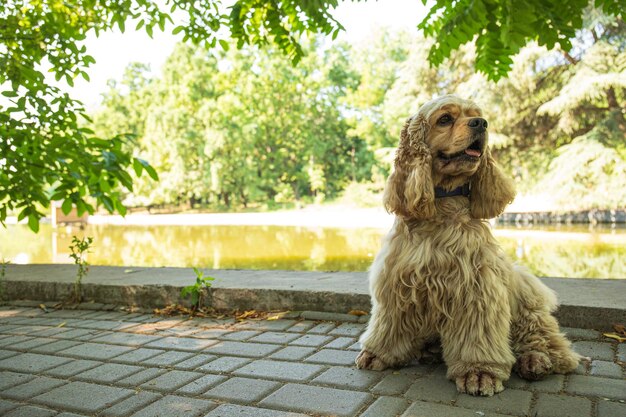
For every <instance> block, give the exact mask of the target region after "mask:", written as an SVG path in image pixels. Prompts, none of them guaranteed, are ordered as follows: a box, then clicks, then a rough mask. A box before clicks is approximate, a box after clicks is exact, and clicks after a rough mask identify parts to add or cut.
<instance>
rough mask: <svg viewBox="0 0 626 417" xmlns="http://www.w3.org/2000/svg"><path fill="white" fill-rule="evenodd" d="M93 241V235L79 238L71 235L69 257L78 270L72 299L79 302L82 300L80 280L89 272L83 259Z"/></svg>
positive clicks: (87, 265)
mask: <svg viewBox="0 0 626 417" xmlns="http://www.w3.org/2000/svg"><path fill="white" fill-rule="evenodd" d="M92 243H93V237H86V238H83V239H79V238H77V237H76V236H72V244H71V245H70V252H71V253H70V258H72V259H73V260H74V263H75V264H76V266H78V271H77V272H76V281H75V282H74V301H75V302H77V303H80V302H81V301H82V294H81V293H82V280H83V277H84V276H85V275H87V272H89V264H88V263H87V260H86V259H85V258H86V256H87V253H89V249H90V248H91V244H92Z"/></svg>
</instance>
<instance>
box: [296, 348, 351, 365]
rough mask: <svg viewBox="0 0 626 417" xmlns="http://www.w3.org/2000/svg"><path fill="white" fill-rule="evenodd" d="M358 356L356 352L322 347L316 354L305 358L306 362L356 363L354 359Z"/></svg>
mask: <svg viewBox="0 0 626 417" xmlns="http://www.w3.org/2000/svg"><path fill="white" fill-rule="evenodd" d="M356 357H357V353H356V352H352V351H345V350H336V349H322V350H320V351H319V352H317V353H315V354H314V355H311V356H309V357H308V358H306V359H305V361H306V362H315V363H325V364H329V365H354V360H355V359H356Z"/></svg>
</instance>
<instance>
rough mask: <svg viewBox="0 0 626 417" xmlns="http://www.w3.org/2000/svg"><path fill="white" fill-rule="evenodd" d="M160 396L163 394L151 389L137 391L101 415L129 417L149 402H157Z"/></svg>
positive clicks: (104, 416)
mask: <svg viewBox="0 0 626 417" xmlns="http://www.w3.org/2000/svg"><path fill="white" fill-rule="evenodd" d="M159 398H161V394H156V393H154V392H150V391H135V394H134V395H133V396H131V397H128V398H127V399H125V400H124V401H122V402H120V403H117V404H115V405H114V406H112V407H110V408H107V409H106V410H104V411H103V412H102V413H101V414H100V415H102V416H103V417H128V416H129V415H131V414H132V413H134V412H135V411H138V410H140V409H142V408H145V407H146V406H147V405H148V404H151V403H153V402H155V401H156V400H158V399H159ZM164 417H165V416H164Z"/></svg>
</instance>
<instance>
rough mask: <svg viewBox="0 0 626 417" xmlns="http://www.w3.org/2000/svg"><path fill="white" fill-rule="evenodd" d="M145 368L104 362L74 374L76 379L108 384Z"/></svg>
mask: <svg viewBox="0 0 626 417" xmlns="http://www.w3.org/2000/svg"><path fill="white" fill-rule="evenodd" d="M144 369H146V368H142V367H140V366H133V365H120V364H117V363H105V364H103V365H100V366H98V367H96V368H93V369H90V370H88V371H85V372H81V373H80V374H77V375H75V376H74V378H76V379H81V380H85V381H89V382H96V383H105V384H110V383H113V382H115V381H118V380H120V379H123V378H126V377H127V376H130V375H134V374H136V373H137V372H141V371H143V370H144Z"/></svg>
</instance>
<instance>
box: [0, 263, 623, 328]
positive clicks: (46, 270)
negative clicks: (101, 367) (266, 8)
mask: <svg viewBox="0 0 626 417" xmlns="http://www.w3.org/2000/svg"><path fill="white" fill-rule="evenodd" d="M75 272H76V269H75V266H74V265H8V266H7V267H6V271H5V275H6V276H5V282H4V283H3V291H2V294H3V299H4V300H42V301H63V300H67V299H69V298H70V296H71V294H72V293H73V286H74V278H75ZM206 273H207V274H208V275H211V276H214V277H216V279H215V281H214V282H213V286H212V288H210V289H209V291H208V293H207V296H206V305H211V306H212V307H214V308H216V309H229V310H231V309H239V310H250V309H257V310H294V311H312V312H316V313H314V316H315V317H313V316H312V317H310V318H311V319H316V320H324V318H323V317H321V316H323V312H327V313H344V314H342V316H344V319H345V320H347V321H354V319H353V318H354V317H355V316H351V315H348V314H345V313H348V312H349V311H351V310H362V311H369V310H370V308H371V304H370V296H369V294H368V283H367V273H365V272H298V271H251V270H207V271H206ZM193 282H195V274H194V273H193V271H192V270H191V269H190V268H145V267H137V268H135V267H130V268H129V267H104V266H93V267H91V269H90V271H89V274H88V275H87V277H85V278H84V282H83V285H82V288H83V297H84V299H85V300H88V301H93V302H96V303H102V304H116V305H126V306H137V307H144V308H157V307H164V306H166V305H169V304H173V303H181V304H185V303H188V302H187V301H186V300H182V299H181V298H180V290H181V289H182V288H183V287H184V286H186V285H189V284H192V283H193ZM543 282H544V283H546V284H547V285H548V286H549V287H550V288H552V289H553V290H554V291H555V292H556V293H557V295H558V297H559V300H560V303H561V306H560V308H559V310H558V312H557V314H556V315H557V318H558V319H559V322H560V323H561V325H562V326H567V327H581V328H594V329H600V330H602V329H607V330H608V329H610V328H611V327H612V324H613V323H626V299H625V298H624V297H623V294H626V280H598V279H566V278H543ZM319 312H322V313H319ZM333 316H337V315H336V314H333Z"/></svg>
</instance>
